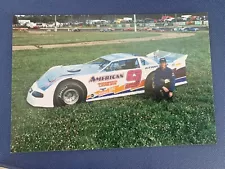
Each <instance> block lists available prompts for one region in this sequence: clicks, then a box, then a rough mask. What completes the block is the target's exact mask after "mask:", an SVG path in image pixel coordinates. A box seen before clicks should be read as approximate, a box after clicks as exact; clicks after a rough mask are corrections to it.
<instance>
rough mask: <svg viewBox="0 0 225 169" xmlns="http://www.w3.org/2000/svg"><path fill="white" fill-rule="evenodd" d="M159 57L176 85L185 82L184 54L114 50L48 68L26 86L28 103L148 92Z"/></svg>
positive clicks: (42, 104) (58, 102) (53, 104)
mask: <svg viewBox="0 0 225 169" xmlns="http://www.w3.org/2000/svg"><path fill="white" fill-rule="evenodd" d="M161 57H164V58H166V60H167V63H168V67H170V68H171V69H173V70H174V74H175V77H176V81H175V85H176V86H179V85H182V84H186V83H187V79H186V59H187V55H184V54H178V53H171V52H166V51H159V50H157V51H155V52H152V53H150V54H148V55H146V56H139V55H134V54H129V53H115V54H110V55H106V56H102V57H100V58H98V59H96V60H93V61H91V62H88V63H85V64H79V65H70V66H54V67H52V68H50V69H49V70H48V71H47V72H46V73H44V75H43V76H42V77H41V78H40V79H39V80H37V81H36V82H35V83H34V84H33V85H32V87H31V88H30V89H29V91H28V95H27V102H28V103H29V104H30V105H32V106H34V107H56V106H65V105H74V104H77V103H79V102H82V101H86V102H89V101H95V100H102V99H109V98H115V97H120V96H127V95H134V94H140V93H145V92H149V91H151V90H152V89H153V88H154V83H153V78H154V71H155V70H156V69H157V68H158V66H159V59H160V58H161Z"/></svg>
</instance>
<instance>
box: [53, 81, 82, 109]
mask: <svg viewBox="0 0 225 169" xmlns="http://www.w3.org/2000/svg"><path fill="white" fill-rule="evenodd" d="M84 99H85V92H84V89H83V88H82V86H81V85H80V84H79V83H77V82H75V81H72V80H68V81H64V82H61V83H60V84H59V85H58V87H57V88H56V91H55V94H54V106H56V107H61V106H66V105H75V104H77V103H80V102H82V101H84Z"/></svg>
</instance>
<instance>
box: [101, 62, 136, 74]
mask: <svg viewBox="0 0 225 169" xmlns="http://www.w3.org/2000/svg"><path fill="white" fill-rule="evenodd" d="M136 68H140V65H139V62H138V59H130V60H121V61H116V62H112V63H111V64H110V65H109V66H107V67H106V68H105V71H107V72H110V71H116V70H127V69H136Z"/></svg>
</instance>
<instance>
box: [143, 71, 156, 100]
mask: <svg viewBox="0 0 225 169" xmlns="http://www.w3.org/2000/svg"><path fill="white" fill-rule="evenodd" d="M154 77H155V72H152V73H150V74H149V75H148V76H147V78H146V81H145V94H146V95H149V96H153V94H154V88H155V86H154Z"/></svg>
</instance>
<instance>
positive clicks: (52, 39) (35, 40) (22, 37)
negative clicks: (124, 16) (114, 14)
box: [13, 32, 159, 45]
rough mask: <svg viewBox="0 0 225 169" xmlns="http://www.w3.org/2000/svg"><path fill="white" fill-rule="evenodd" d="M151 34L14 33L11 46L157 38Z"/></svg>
mask: <svg viewBox="0 0 225 169" xmlns="http://www.w3.org/2000/svg"><path fill="white" fill-rule="evenodd" d="M158 35H159V34H157V33H151V32H137V33H133V32H45V33H42V34H33V33H27V32H14V33H13V45H44V44H58V43H63V44H65V43H77V42H88V41H96V40H98V41H103V40H115V39H127V38H142V37H151V36H158Z"/></svg>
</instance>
